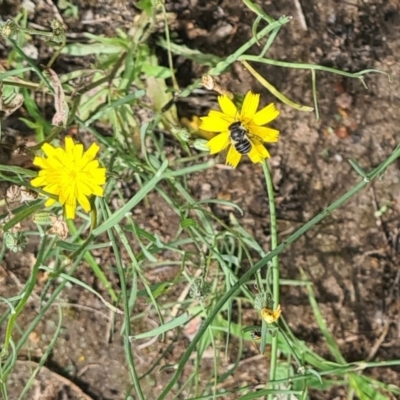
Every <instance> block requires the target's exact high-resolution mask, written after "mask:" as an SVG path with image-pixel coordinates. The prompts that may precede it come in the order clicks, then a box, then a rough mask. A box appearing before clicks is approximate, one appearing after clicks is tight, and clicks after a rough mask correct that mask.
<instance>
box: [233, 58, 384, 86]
mask: <svg viewBox="0 0 400 400" xmlns="http://www.w3.org/2000/svg"><path fill="white" fill-rule="evenodd" d="M242 60H245V61H255V62H260V63H263V64H269V65H276V66H277V67H284V68H295V69H308V70H315V71H325V72H330V73H332V74H337V75H342V76H346V77H348V78H359V79H360V80H361V81H362V82H364V77H363V75H365V74H370V73H373V72H375V73H377V74H383V75H386V76H387V77H388V78H389V81H391V76H390V74H388V73H387V72H385V71H380V70H379V69H364V70H362V71H359V72H354V73H351V72H345V71H340V70H338V69H335V68H330V67H324V66H323V65H314V64H304V63H291V62H287V61H278V60H272V59H270V58H261V57H260V56H249V55H243V56H240V57H239V61H242Z"/></svg>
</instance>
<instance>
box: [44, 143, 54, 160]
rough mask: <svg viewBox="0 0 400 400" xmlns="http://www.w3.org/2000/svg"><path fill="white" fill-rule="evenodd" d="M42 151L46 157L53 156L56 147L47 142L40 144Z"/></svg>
mask: <svg viewBox="0 0 400 400" xmlns="http://www.w3.org/2000/svg"><path fill="white" fill-rule="evenodd" d="M42 151H43V153H44V154H46V156H47V157H53V156H54V154H55V153H56V148H55V147H53V146H52V145H51V144H49V143H44V144H43V146H42Z"/></svg>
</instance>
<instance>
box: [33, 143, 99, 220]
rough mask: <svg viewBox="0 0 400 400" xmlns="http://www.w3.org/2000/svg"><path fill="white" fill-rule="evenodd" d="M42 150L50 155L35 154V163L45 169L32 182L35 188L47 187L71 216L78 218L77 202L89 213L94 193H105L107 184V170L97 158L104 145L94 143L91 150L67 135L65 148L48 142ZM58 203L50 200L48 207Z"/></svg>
mask: <svg viewBox="0 0 400 400" xmlns="http://www.w3.org/2000/svg"><path fill="white" fill-rule="evenodd" d="M42 150H43V152H44V154H45V155H46V156H47V157H35V159H34V160H33V164H34V165H37V166H38V167H40V168H41V171H39V174H38V176H37V178H35V179H33V180H32V181H31V185H32V186H35V187H40V186H44V187H43V190H44V191H45V192H47V193H49V194H52V195H55V196H58V201H59V202H60V203H61V204H62V205H63V206H64V212H65V216H66V218H67V219H73V218H75V212H76V207H77V204H76V203H77V201H78V203H79V204H80V205H81V206H82V208H83V209H84V210H85V211H86V212H89V211H90V210H91V205H90V202H89V199H88V198H89V197H90V196H91V195H95V196H101V197H102V196H103V188H102V187H101V185H103V184H104V183H105V182H106V169H105V168H100V167H99V162H98V161H97V160H94V158H95V157H96V154H97V153H98V151H99V150H100V147H99V146H98V145H97V144H96V143H93V144H92V145H91V146H90V147H89V149H88V150H87V151H85V152H84V151H83V145H82V144H75V143H74V141H73V140H72V138H70V137H66V138H65V150H64V149H62V148H60V147H57V148H55V147H53V146H52V145H50V144H48V143H45V144H44V145H43V146H42ZM55 202H56V200H55V199H54V198H49V199H48V200H47V201H46V206H51V205H53V204H54V203H55Z"/></svg>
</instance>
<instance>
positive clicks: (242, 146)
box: [228, 121, 252, 155]
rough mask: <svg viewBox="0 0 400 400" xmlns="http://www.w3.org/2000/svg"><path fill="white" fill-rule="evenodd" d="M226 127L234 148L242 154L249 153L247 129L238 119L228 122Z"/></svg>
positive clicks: (249, 143)
mask: <svg viewBox="0 0 400 400" xmlns="http://www.w3.org/2000/svg"><path fill="white" fill-rule="evenodd" d="M228 129H229V133H230V135H231V141H232V145H233V146H234V147H235V149H236V150H237V151H238V152H239V153H240V154H242V155H245V154H248V153H250V150H251V146H252V145H251V142H250V140H249V138H248V136H247V130H246V129H245V128H244V126H243V125H242V124H241V123H240V121H236V122H234V123H233V124H230V125H229V127H228Z"/></svg>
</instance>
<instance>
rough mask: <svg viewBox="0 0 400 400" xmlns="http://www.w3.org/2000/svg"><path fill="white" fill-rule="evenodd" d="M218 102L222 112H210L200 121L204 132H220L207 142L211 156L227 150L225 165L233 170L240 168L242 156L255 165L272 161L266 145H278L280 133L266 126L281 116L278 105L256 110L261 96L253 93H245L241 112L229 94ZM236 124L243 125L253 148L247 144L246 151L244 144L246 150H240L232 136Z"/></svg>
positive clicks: (221, 97)
mask: <svg viewBox="0 0 400 400" xmlns="http://www.w3.org/2000/svg"><path fill="white" fill-rule="evenodd" d="M218 103H219V106H220V108H221V110H222V112H221V111H215V110H211V111H210V112H209V114H208V116H207V117H202V118H201V122H202V123H201V126H200V128H201V129H203V130H205V131H210V132H219V134H218V135H216V136H215V137H213V138H212V139H211V140H209V141H208V142H207V147H208V148H209V149H210V153H211V154H216V153H219V152H221V151H223V150H225V149H228V155H227V157H226V163H227V164H228V165H231V166H232V167H233V168H236V167H237V165H238V164H239V162H240V159H241V158H242V155H243V154H247V155H248V156H249V158H250V160H251V161H252V162H253V163H262V162H263V160H264V159H265V158H269V157H270V155H269V152H268V150H267V149H266V148H265V147H264V145H263V143H264V142H267V143H268V142H269V143H273V142H277V141H278V137H279V131H278V130H276V129H272V128H267V127H265V126H263V125H265V124H268V123H269V122H271V121H273V120H274V119H275V118H276V117H277V116H278V115H279V111H278V110H277V109H276V108H275V105H274V104H273V103H271V104H269V105H268V106H266V107H264V108H263V109H262V110H260V111H257V108H258V105H259V103H260V95H259V94H255V93H252V92H248V93H247V94H246V97H245V98H244V101H243V105H242V109H241V111H240V112H239V110H238V109H237V108H236V106H235V104H234V103H233V101H232V100H231V99H230V98H229V97H228V96H227V95H222V96H218ZM235 122H237V123H238V124H237V125H238V126H240V128H239V129H243V132H246V134H245V137H244V140H245V141H249V142H250V146H249V145H248V144H247V148H246V145H245V148H246V150H244V151H241V152H239V151H238V150H237V148H238V142H237V141H234V140H232V137H231V131H232V127H231V125H232V124H233V123H235ZM242 148H243V147H242ZM239 150H240V148H239Z"/></svg>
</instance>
